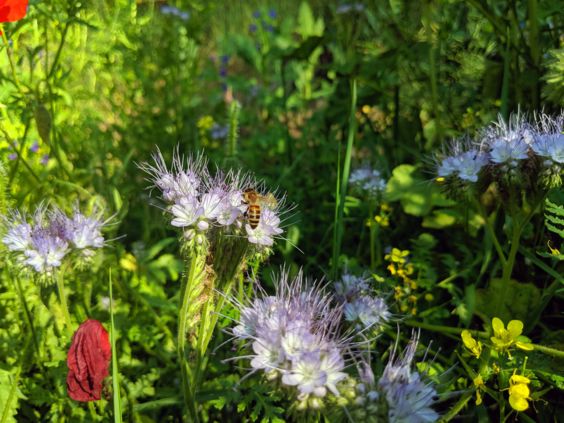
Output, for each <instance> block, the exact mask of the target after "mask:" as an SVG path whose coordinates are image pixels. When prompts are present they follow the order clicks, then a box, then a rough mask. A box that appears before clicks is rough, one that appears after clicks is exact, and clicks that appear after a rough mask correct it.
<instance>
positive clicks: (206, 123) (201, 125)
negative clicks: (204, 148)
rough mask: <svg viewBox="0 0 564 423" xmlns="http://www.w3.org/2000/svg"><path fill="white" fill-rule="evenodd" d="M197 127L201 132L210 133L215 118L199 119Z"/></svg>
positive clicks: (208, 116) (205, 117)
mask: <svg viewBox="0 0 564 423" xmlns="http://www.w3.org/2000/svg"><path fill="white" fill-rule="evenodd" d="M196 126H197V127H198V129H200V130H201V131H208V130H209V129H211V127H212V126H213V117H211V116H210V115H206V116H202V117H201V118H200V119H198V122H197V123H196Z"/></svg>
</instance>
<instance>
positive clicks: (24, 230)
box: [2, 205, 108, 274]
mask: <svg viewBox="0 0 564 423" xmlns="http://www.w3.org/2000/svg"><path fill="white" fill-rule="evenodd" d="M3 220H4V225H3V226H4V228H5V235H4V236H3V238H2V242H3V243H4V245H5V246H6V247H7V249H8V251H9V252H11V253H12V256H13V257H14V258H15V260H16V263H18V264H20V265H23V266H25V267H27V268H29V269H33V270H34V271H35V272H37V273H40V274H51V273H52V272H53V271H54V270H55V269H56V268H58V267H60V266H61V264H62V263H63V261H64V260H65V258H66V257H68V256H69V255H70V254H71V253H73V252H77V253H79V255H80V256H81V257H82V258H88V257H90V256H92V255H93V250H94V249H99V248H102V247H103V246H104V244H105V241H104V237H103V235H102V232H101V231H102V228H103V227H104V226H105V225H106V224H107V223H108V221H102V220H101V219H100V213H95V214H92V215H91V216H86V215H84V214H83V213H81V212H80V211H79V210H78V209H77V208H75V210H74V212H73V213H72V214H71V215H70V216H68V215H66V214H65V213H64V212H63V211H62V210H60V209H58V208H56V207H51V208H47V207H45V206H43V205H41V206H39V207H38V208H37V209H36V211H35V213H34V214H33V216H32V217H31V218H30V219H28V218H27V217H26V215H25V214H23V213H20V212H19V211H14V212H12V213H11V214H10V215H8V216H6V217H4V219H3Z"/></svg>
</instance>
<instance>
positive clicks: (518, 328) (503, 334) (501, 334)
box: [490, 317, 533, 351]
mask: <svg viewBox="0 0 564 423" xmlns="http://www.w3.org/2000/svg"><path fill="white" fill-rule="evenodd" d="M492 328H493V332H494V336H492V337H491V338H490V339H491V340H492V342H493V344H494V347H495V348H496V349H498V350H500V351H503V350H506V349H508V348H509V347H510V346H511V345H513V344H515V346H516V347H517V348H520V349H522V350H525V351H532V350H533V346H532V345H531V344H530V343H528V342H522V341H519V340H518V339H517V338H518V337H519V336H521V333H522V332H523V322H522V321H520V320H511V321H510V322H509V323H508V324H507V329H505V325H504V324H503V322H502V321H501V319H499V318H497V317H494V318H493V319H492Z"/></svg>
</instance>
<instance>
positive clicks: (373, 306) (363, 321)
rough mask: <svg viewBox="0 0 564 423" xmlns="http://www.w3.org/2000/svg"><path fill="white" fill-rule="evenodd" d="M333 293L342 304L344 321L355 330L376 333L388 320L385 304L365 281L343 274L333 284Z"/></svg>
mask: <svg viewBox="0 0 564 423" xmlns="http://www.w3.org/2000/svg"><path fill="white" fill-rule="evenodd" d="M335 292H336V294H337V295H336V298H337V300H338V301H339V302H340V303H342V304H343V310H344V317H345V319H346V320H347V321H348V322H351V323H354V324H355V325H356V328H357V329H359V330H368V329H370V330H372V331H378V330H380V329H381V328H382V326H383V325H384V324H385V323H386V322H387V321H389V320H390V317H391V313H390V311H389V309H388V306H387V304H386V302H385V301H384V299H383V298H381V297H379V296H377V295H374V294H373V292H372V289H371V288H370V286H369V284H368V281H367V280H366V279H364V278H362V277H359V276H355V275H351V274H348V273H345V274H344V275H343V276H342V277H341V280H340V281H339V282H336V283H335Z"/></svg>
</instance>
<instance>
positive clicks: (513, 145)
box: [489, 134, 529, 164]
mask: <svg viewBox="0 0 564 423" xmlns="http://www.w3.org/2000/svg"><path fill="white" fill-rule="evenodd" d="M489 147H490V153H489V154H490V160H491V161H492V162H493V163H496V164H503V163H507V164H514V163H516V162H517V161H518V160H523V159H526V158H527V157H528V156H527V152H528V151H529V145H528V144H527V143H526V142H525V141H524V139H523V138H522V137H521V136H520V135H519V134H514V136H513V137H509V138H496V139H494V140H492V141H491V142H489Z"/></svg>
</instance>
